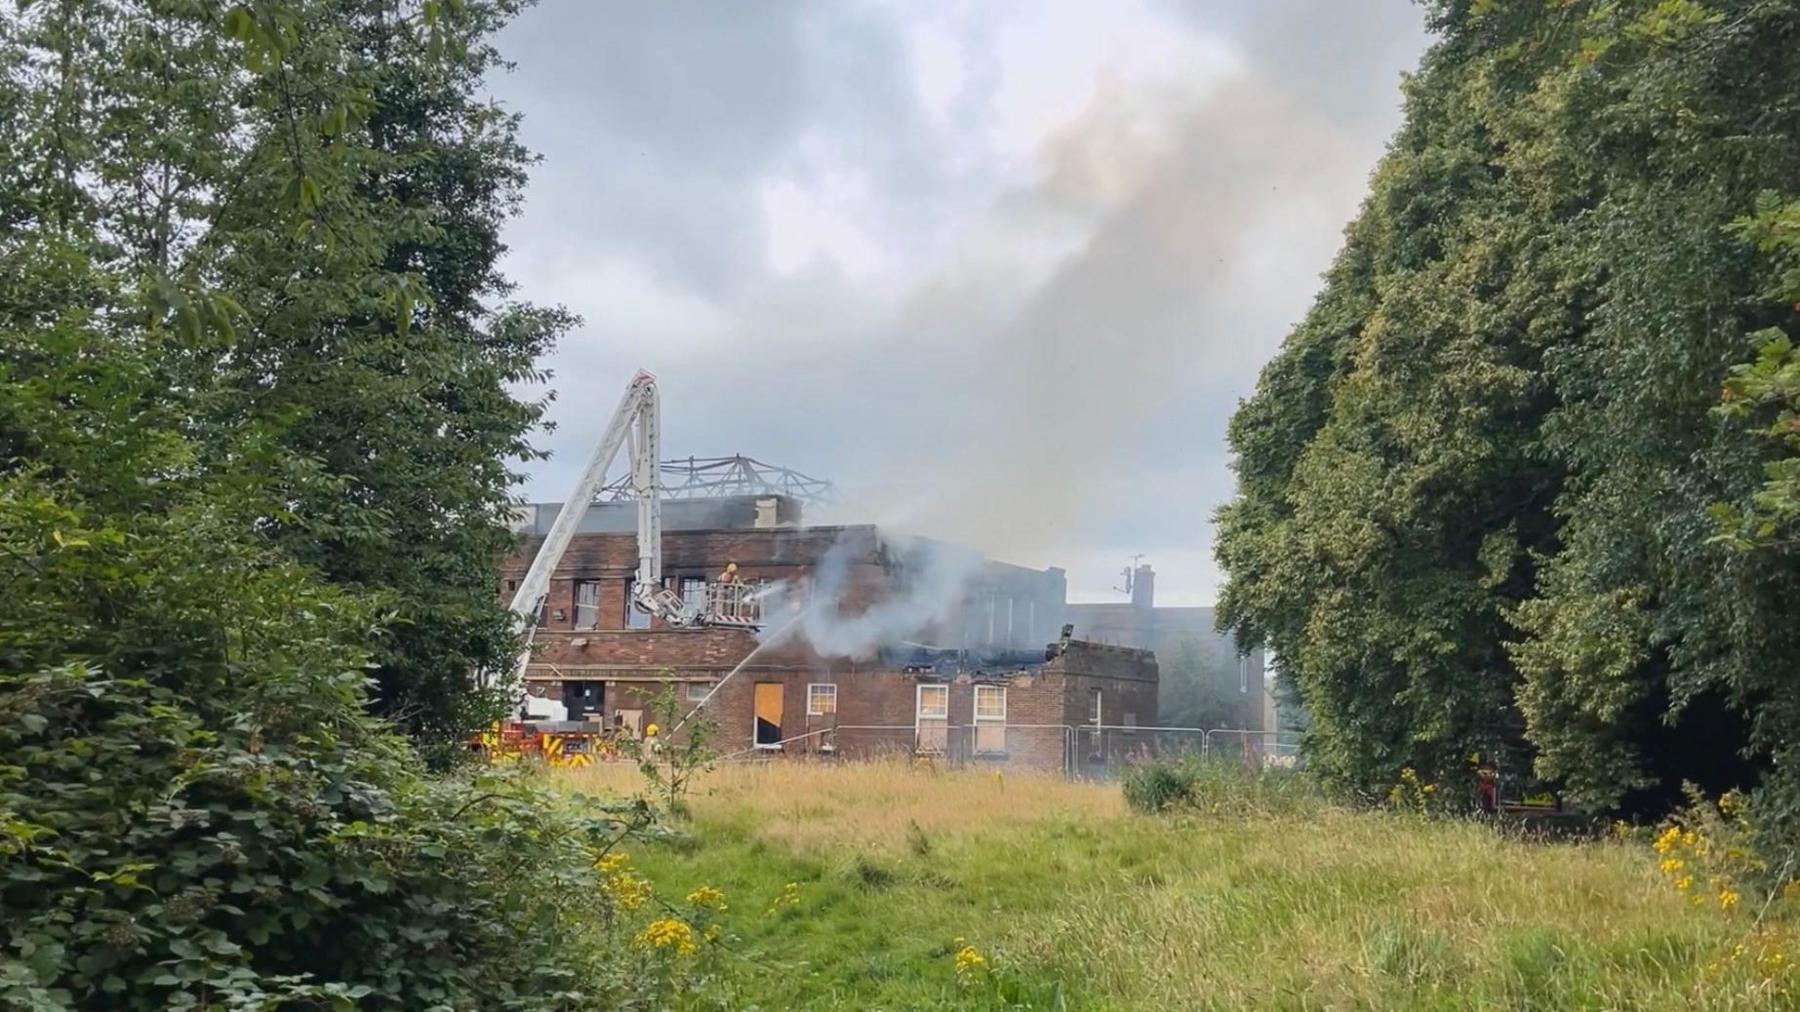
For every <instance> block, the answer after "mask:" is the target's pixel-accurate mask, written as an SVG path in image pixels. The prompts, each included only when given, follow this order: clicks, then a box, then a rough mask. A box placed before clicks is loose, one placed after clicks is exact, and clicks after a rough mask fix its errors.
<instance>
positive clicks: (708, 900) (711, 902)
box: [687, 886, 728, 911]
mask: <svg viewBox="0 0 1800 1012" xmlns="http://www.w3.org/2000/svg"><path fill="white" fill-rule="evenodd" d="M687 901H688V902H689V903H692V904H693V905H694V906H697V907H706V908H708V909H711V910H721V911H722V910H726V909H728V908H727V907H726V906H725V894H724V893H723V892H720V891H719V890H717V889H714V888H713V887H712V886H701V887H700V888H698V889H695V890H694V891H693V892H691V893H688V894H687Z"/></svg>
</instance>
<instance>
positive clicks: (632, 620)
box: [625, 580, 650, 629]
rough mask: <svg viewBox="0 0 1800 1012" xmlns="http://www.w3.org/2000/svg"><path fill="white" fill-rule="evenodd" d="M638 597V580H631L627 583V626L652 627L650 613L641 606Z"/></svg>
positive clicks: (629, 627) (635, 627)
mask: <svg viewBox="0 0 1800 1012" xmlns="http://www.w3.org/2000/svg"><path fill="white" fill-rule="evenodd" d="M636 599H637V581H636V580H631V581H629V582H627V583H626V584H625V628H627V629H648V628H650V613H649V612H647V611H645V610H644V609H642V608H639V607H638V606H637V603H636Z"/></svg>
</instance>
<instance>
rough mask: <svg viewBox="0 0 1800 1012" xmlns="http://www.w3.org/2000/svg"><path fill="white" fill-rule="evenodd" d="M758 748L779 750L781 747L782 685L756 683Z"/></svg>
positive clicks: (756, 743)
mask: <svg viewBox="0 0 1800 1012" xmlns="http://www.w3.org/2000/svg"><path fill="white" fill-rule="evenodd" d="M754 744H755V745H756V747H757V748H777V747H779V746H780V745H781V683H780V682H757V683H756V739H755V742H754Z"/></svg>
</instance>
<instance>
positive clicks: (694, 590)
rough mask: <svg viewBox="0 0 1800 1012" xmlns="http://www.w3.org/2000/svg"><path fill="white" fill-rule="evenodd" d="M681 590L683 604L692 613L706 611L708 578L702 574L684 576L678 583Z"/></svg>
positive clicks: (677, 585)
mask: <svg viewBox="0 0 1800 1012" xmlns="http://www.w3.org/2000/svg"><path fill="white" fill-rule="evenodd" d="M676 587H677V589H678V590H680V591H681V606H682V608H684V609H686V610H687V612H688V614H690V615H699V614H701V613H703V612H705V611H706V579H705V578H704V577H700V576H684V577H682V578H681V579H680V581H679V582H678V583H677V584H676Z"/></svg>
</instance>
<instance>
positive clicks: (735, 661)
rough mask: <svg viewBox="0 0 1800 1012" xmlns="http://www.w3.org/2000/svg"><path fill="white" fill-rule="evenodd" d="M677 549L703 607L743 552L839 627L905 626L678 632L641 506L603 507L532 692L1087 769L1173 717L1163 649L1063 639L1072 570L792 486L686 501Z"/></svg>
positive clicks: (670, 566)
mask: <svg viewBox="0 0 1800 1012" xmlns="http://www.w3.org/2000/svg"><path fill="white" fill-rule="evenodd" d="M560 508H561V507H560V505H559V504H544V505H539V506H528V507H525V508H524V509H523V510H522V512H521V515H520V518H519V529H520V531H521V533H522V534H524V535H525V541H524V543H523V544H522V545H521V547H520V550H519V552H518V553H517V554H516V555H515V556H514V557H513V558H512V560H510V562H509V564H508V565H507V567H506V570H505V579H506V587H505V590H506V591H508V592H510V591H511V590H512V589H514V587H515V586H516V584H517V581H518V580H519V579H520V578H521V577H522V576H523V574H524V571H525V569H526V568H527V567H528V566H529V564H530V562H531V559H532V558H533V556H534V555H535V554H536V552H537V550H538V547H539V546H540V545H541V544H542V541H543V535H544V533H545V532H547V531H548V530H549V527H550V524H551V523H552V522H553V521H554V519H555V517H556V515H557V513H558V511H559V510H560ZM662 553H663V577H664V581H665V583H666V585H667V586H668V587H669V588H670V589H672V590H674V591H676V592H677V593H679V594H681V595H682V596H683V597H684V598H685V599H688V600H690V601H700V600H703V599H704V595H705V593H706V590H705V588H706V583H707V581H708V580H711V579H715V578H716V577H717V575H718V574H719V573H720V572H721V571H722V570H723V569H724V568H725V566H726V565H727V564H728V563H736V565H737V567H738V574H739V576H740V578H741V579H743V580H747V581H751V582H753V583H754V582H757V581H767V582H775V581H780V584H781V587H782V588H783V590H782V593H781V595H780V596H781V597H782V598H784V599H785V600H788V601H791V602H794V603H795V606H796V607H802V606H804V607H810V608H814V609H817V608H827V607H834V613H835V616H836V618H837V619H839V620H841V621H836V622H833V623H831V624H832V626H833V627H834V628H839V627H841V628H844V629H848V630H850V631H851V632H856V631H858V630H857V626H858V623H859V620H867V621H874V620H875V619H876V618H878V617H879V618H880V619H881V620H882V624H883V626H884V628H885V629H886V632H885V633H884V634H883V635H880V636H876V637H871V636H867V635H864V636H861V637H860V640H861V641H860V642H855V643H853V644H852V646H851V647H850V648H845V647H844V646H843V645H842V644H835V645H831V647H830V648H829V649H820V648H817V647H815V645H814V644H813V643H812V642H810V641H809V639H808V638H807V636H805V635H793V636H789V637H785V638H782V639H779V640H777V641H774V642H772V643H771V644H770V645H768V646H766V647H762V648H761V649H758V646H759V639H758V637H759V635H764V636H767V635H769V634H771V633H773V632H774V631H776V630H775V628H774V625H775V623H777V622H781V621H785V618H784V617H782V616H775V615H771V616H770V618H769V623H768V624H767V625H765V627H764V629H763V631H762V632H761V633H760V634H759V633H758V632H756V631H753V630H749V629H739V628H721V627H705V628H685V629H677V628H666V627H664V626H663V625H662V624H661V623H660V622H659V621H656V620H653V619H651V618H650V617H649V616H648V615H645V614H644V613H642V612H639V611H636V610H634V609H632V607H631V606H630V600H631V596H630V591H631V583H632V580H633V577H634V575H635V570H636V566H637V543H636V535H635V504H631V503H600V504H596V505H594V506H592V507H590V508H589V510H588V512H587V515H586V517H585V518H584V519H583V522H582V524H581V527H580V528H579V529H578V532H577V534H576V535H575V538H574V540H573V542H572V543H571V544H570V546H569V549H568V551H567V552H565V553H564V555H563V558H562V560H561V562H560V563H559V565H558V566H557V568H556V570H555V572H554V573H553V574H552V576H551V581H550V588H549V594H548V597H547V599H546V601H545V604H544V608H543V613H542V618H541V621H540V624H539V627H538V629H537V631H536V633H535V634H534V647H535V649H536V653H535V654H534V657H533V659H532V662H531V663H530V664H529V665H528V667H527V669H526V683H527V691H528V692H530V693H531V694H532V695H534V696H537V697H540V698H547V699H551V700H555V701H556V702H557V703H560V704H561V707H562V708H566V711H567V717H568V719H569V720H571V721H582V722H599V723H600V724H601V725H602V726H606V727H615V726H617V727H625V728H630V729H633V730H641V728H642V726H643V725H644V724H646V723H648V722H651V721H656V720H661V721H666V719H667V717H666V715H663V714H660V713H655V712H653V710H654V708H655V707H654V701H655V699H656V697H658V696H659V695H661V694H662V693H663V692H665V691H666V690H667V689H668V688H670V687H674V688H675V689H676V691H677V693H678V695H679V697H680V699H681V702H682V706H681V709H682V711H683V712H685V711H686V710H687V709H688V708H690V707H693V706H694V705H696V704H698V703H699V702H700V701H701V700H703V699H706V700H707V702H706V706H705V712H706V713H707V714H709V715H710V716H711V717H712V719H713V720H715V721H716V722H717V724H718V726H719V737H718V747H719V748H720V749H721V750H722V751H724V752H727V753H734V752H744V753H751V754H754V753H755V752H758V751H767V752H781V753H785V754H837V755H863V754H870V753H875V752H882V751H902V752H922V753H927V754H943V755H946V756H950V757H952V758H956V759H968V760H979V761H987V762H997V763H1006V764H1009V765H1014V766H1025V767H1032V768H1038V769H1050V770H1056V769H1075V768H1078V767H1079V766H1080V764H1081V763H1082V762H1083V761H1085V757H1087V756H1088V755H1090V754H1091V753H1094V752H1097V751H1100V750H1101V748H1102V746H1101V745H1100V744H1099V743H1100V741H1101V738H1100V736H1099V735H1097V734H1092V735H1084V733H1083V732H1082V731H1081V728H1083V727H1092V726H1094V725H1096V723H1098V724H1100V725H1134V724H1143V725H1154V724H1155V723H1156V694H1157V667H1156V658H1155V656H1154V655H1153V654H1152V653H1151V652H1150V651H1147V650H1141V649H1132V648H1126V647H1118V646H1107V645H1103V644H1098V643H1090V642H1085V641H1082V640H1065V639H1062V638H1061V632H1062V625H1063V623H1064V621H1065V616H1066V609H1067V607H1068V606H1067V604H1066V592H1067V582H1066V580H1065V578H1064V574H1063V571H1062V570H1060V569H1056V568H1050V569H1044V570H1037V569H1030V568H1026V567H1021V566H1013V565H1008V564H1006V563H1001V562H996V561H994V560H990V559H986V558H983V557H981V556H980V555H979V554H977V553H972V552H968V551H966V550H963V549H959V548H956V547H954V546H949V545H944V544H942V543H938V542H930V541H926V540H923V539H910V538H909V539H900V538H890V537H886V536H884V535H883V534H882V532H880V531H878V530H877V529H876V528H875V527H874V526H872V525H850V526H814V527H808V526H803V525H802V524H801V522H800V507H799V504H798V503H796V502H794V501H793V500H790V499H787V498H785V497H782V496H760V497H752V496H741V497H725V498H718V499H694V500H681V499H676V500H670V501H667V502H665V503H664V504H663V538H662ZM946 573H948V574H951V575H950V576H949V577H946V575H945V574H946ZM819 595H825V596H827V597H828V600H825V601H816V600H814V598H815V597H816V596H819ZM939 597H942V598H943V599H942V600H937V598H939ZM909 601H923V602H924V606H922V607H918V608H914V609H908V608H907V607H904V605H905V604H906V603H907V602H909ZM833 603H835V606H834V604H833ZM896 603H898V604H900V605H902V607H899V608H898V609H897V610H896V609H895V607H894V606H895V605H896ZM884 609H885V610H884ZM896 623H898V624H896ZM802 628H810V625H803V626H802ZM851 639H852V640H856V639H858V637H855V636H852V637H851ZM746 659H748V660H747V661H746ZM740 664H742V665H743V666H742V669H741V670H740V671H739V672H738V674H737V675H736V676H734V677H732V678H731V679H730V680H729V681H725V682H724V683H723V684H720V683H721V680H722V679H724V677H725V676H726V675H727V674H728V673H729V672H730V671H732V669H733V668H736V667H738V665H740ZM715 687H716V691H715ZM709 695H710V697H711V698H710V699H708V698H707V697H708V696H709Z"/></svg>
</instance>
